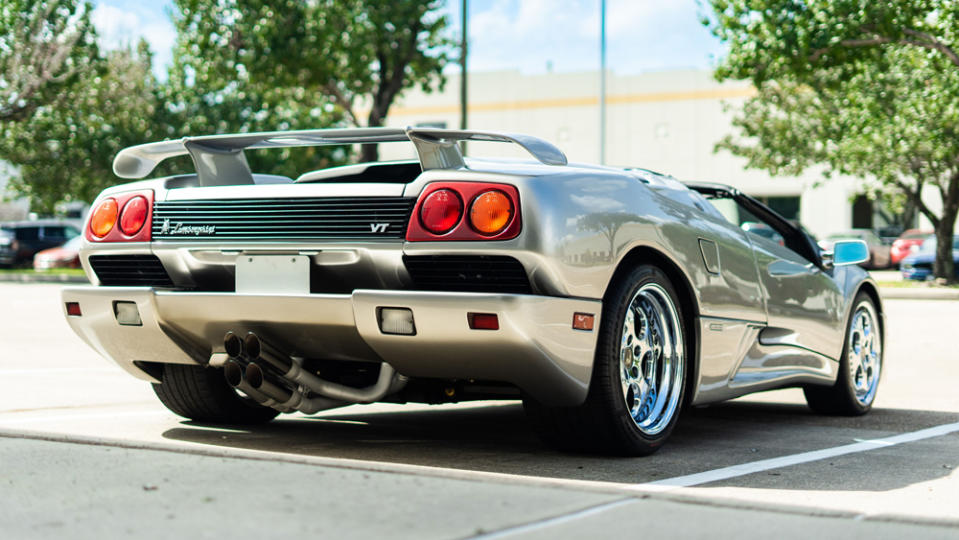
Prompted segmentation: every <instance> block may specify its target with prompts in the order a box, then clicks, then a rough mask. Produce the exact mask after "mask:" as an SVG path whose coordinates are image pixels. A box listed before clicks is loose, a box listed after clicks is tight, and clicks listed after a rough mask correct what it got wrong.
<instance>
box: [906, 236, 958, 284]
mask: <svg viewBox="0 0 959 540" xmlns="http://www.w3.org/2000/svg"><path fill="white" fill-rule="evenodd" d="M935 261H936V237H935V236H930V237H929V238H926V239H925V240H924V241H923V242H922V245H920V246H919V251H917V252H916V253H913V254H912V255H910V256H908V257H906V258H905V259H903V260H902V264H901V265H900V269H901V270H902V277H903V278H905V279H915V280H918V281H925V280H927V279H930V278H932V275H933V274H932V265H933V263H934V262H935ZM952 263H953V272H954V273H955V275H956V277H959V236H953V237H952Z"/></svg>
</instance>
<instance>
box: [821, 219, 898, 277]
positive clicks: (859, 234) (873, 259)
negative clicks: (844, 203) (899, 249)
mask: <svg viewBox="0 0 959 540" xmlns="http://www.w3.org/2000/svg"><path fill="white" fill-rule="evenodd" d="M838 240H862V241H863V242H865V243H866V245H867V246H869V260H868V261H866V262H864V263H863V264H862V266H863V267H864V268H870V269H873V270H875V269H879V268H889V267H890V266H891V262H890V254H889V246H886V245H883V243H882V240H881V239H880V238H879V236H877V235H876V233H874V232H872V230H870V229H852V230H849V231H845V232H841V233H835V234H830V235H829V236H827V237H826V239H825V240H820V241H819V247H821V248H822V249H823V250H824V251H832V246H833V244H835V243H836V242H837V241H838Z"/></svg>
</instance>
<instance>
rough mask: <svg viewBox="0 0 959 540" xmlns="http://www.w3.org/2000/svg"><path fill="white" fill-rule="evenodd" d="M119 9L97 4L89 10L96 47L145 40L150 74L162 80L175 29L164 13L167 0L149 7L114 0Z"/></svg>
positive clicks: (167, 63)
mask: <svg viewBox="0 0 959 540" xmlns="http://www.w3.org/2000/svg"><path fill="white" fill-rule="evenodd" d="M117 1H118V2H120V3H121V5H120V6H118V5H112V4H107V3H105V2H100V3H98V4H97V5H96V7H95V8H94V9H93V15H92V20H93V24H94V25H95V26H96V28H97V32H98V33H99V35H100V45H101V46H102V47H104V48H107V49H118V48H122V47H130V46H135V45H136V44H137V42H138V41H140V39H141V38H143V39H145V40H146V41H147V43H149V45H150V50H151V51H152V52H153V71H154V73H156V75H157V76H158V77H161V78H164V77H166V68H167V67H168V66H169V65H170V64H172V63H173V44H174V42H175V41H176V30H175V29H174V28H173V23H172V22H171V21H170V18H169V16H168V15H167V14H166V12H165V10H167V9H169V8H170V4H169V2H167V1H159V2H155V3H150V4H144V3H143V2H130V1H129V0H126V1H125V0H117Z"/></svg>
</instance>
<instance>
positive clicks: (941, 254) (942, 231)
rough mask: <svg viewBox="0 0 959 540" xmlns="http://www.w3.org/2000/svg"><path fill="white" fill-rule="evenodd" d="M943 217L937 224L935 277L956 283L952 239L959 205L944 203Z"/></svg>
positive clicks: (950, 202) (954, 202) (933, 268)
mask: <svg viewBox="0 0 959 540" xmlns="http://www.w3.org/2000/svg"><path fill="white" fill-rule="evenodd" d="M943 203H944V204H943V207H944V208H943V210H942V215H941V216H940V218H939V223H938V224H936V262H935V263H934V264H933V267H932V271H933V275H935V276H936V278H937V279H944V280H945V281H946V283H955V281H956V274H955V269H954V264H953V260H952V237H953V230H954V229H955V226H956V215H957V214H959V204H957V202H956V201H943Z"/></svg>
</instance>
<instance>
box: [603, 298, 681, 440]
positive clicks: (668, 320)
mask: <svg viewBox="0 0 959 540" xmlns="http://www.w3.org/2000/svg"><path fill="white" fill-rule="evenodd" d="M685 355H686V347H685V342H684V341H683V329H682V325H681V324H680V321H679V314H678V311H677V310H676V306H675V305H674V304H673V301H672V299H671V298H670V296H669V293H667V292H666V290H665V289H663V287H661V286H659V285H657V284H656V283H646V284H645V285H643V286H642V287H640V289H639V290H638V291H636V294H635V295H633V298H632V300H630V302H629V305H628V307H627V308H626V320H625V322H624V324H623V333H622V339H621V341H620V350H619V358H620V379H621V381H622V385H623V399H625V401H626V408H627V409H628V410H629V414H630V416H631V417H632V419H633V422H635V424H636V427H638V428H639V430H640V431H641V432H642V433H643V434H645V435H647V436H653V435H656V434H658V433H659V432H661V431H662V430H663V429H665V428H666V426H668V425H669V422H670V420H672V418H673V416H674V415H675V414H676V409H677V408H678V407H679V398H680V396H681V395H682V390H683V388H682V385H683V380H684V376H683V375H684V373H683V370H684V369H685V365H686V358H685Z"/></svg>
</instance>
